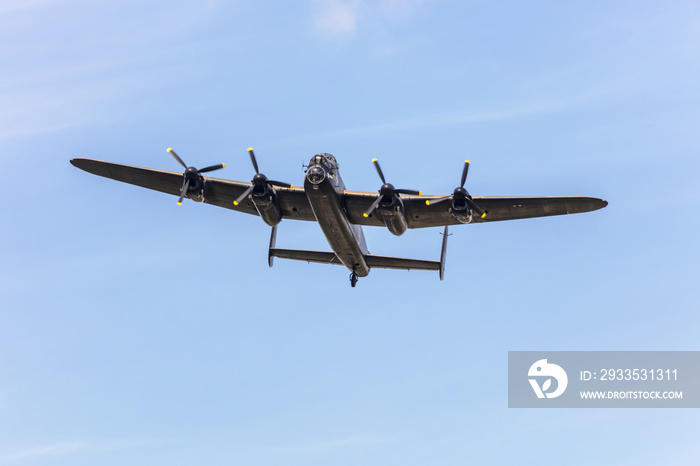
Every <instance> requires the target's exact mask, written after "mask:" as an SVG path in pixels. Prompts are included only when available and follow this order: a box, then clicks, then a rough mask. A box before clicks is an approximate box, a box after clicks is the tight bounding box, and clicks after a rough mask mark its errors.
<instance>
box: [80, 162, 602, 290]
mask: <svg viewBox="0 0 700 466" xmlns="http://www.w3.org/2000/svg"><path fill="white" fill-rule="evenodd" d="M168 152H169V153H170V155H172V156H173V158H174V159H175V160H176V161H177V162H178V163H179V164H180V165H182V167H183V168H184V169H185V171H184V173H177V172H171V171H164V170H155V169H151V168H141V167H135V166H130V165H122V164H118V163H111V162H103V161H100V160H92V159H81V158H76V159H72V160H71V163H72V164H73V165H74V166H76V167H78V168H80V169H82V170H85V171H86V172H89V173H92V174H95V175H99V176H104V177H106V178H112V179H113V180H117V181H122V182H125V183H130V184H133V185H136V186H142V187H144V188H148V189H153V190H156V191H161V192H164V193H168V194H172V195H175V196H179V199H178V201H177V203H178V205H181V204H182V201H183V199H184V198H189V199H191V200H193V201H196V202H205V203H207V204H213V205H216V206H219V207H224V208H227V209H231V210H236V211H239V212H244V213H246V214H251V215H258V216H260V218H261V219H262V220H263V221H264V222H265V223H266V224H268V225H270V226H271V227H272V233H271V235H270V247H269V251H268V264H269V266H270V267H272V263H273V260H274V258H275V257H279V258H283V259H294V260H301V261H307V262H320V263H324V264H339V265H344V266H345V267H347V268H348V269H349V270H350V272H351V273H350V284H351V285H352V286H353V287H354V286H355V285H356V284H357V279H358V277H365V276H367V275H368V274H369V272H370V269H372V268H384V269H404V270H436V271H438V272H439V273H440V280H442V279H443V277H444V273H445V255H446V251H447V237H448V227H449V226H450V225H459V224H463V223H481V222H492V221H498V220H513V219H520V218H532V217H545V216H550V215H562V214H574V213H580V212H590V211H593V210H598V209H602V208H603V207H605V206H606V205H608V203H607V201H604V200H602V199H598V198H593V197H496V196H472V195H471V194H469V192H468V191H467V190H466V188H465V187H464V185H465V183H466V181H467V173H468V171H469V160H466V161H465V162H464V167H463V169H462V178H461V181H460V183H459V186H457V187H456V188H455V190H454V191H453V192H452V194H449V195H446V196H424V195H422V193H421V192H420V191H415V190H412V189H397V188H395V187H394V185H392V184H391V183H387V181H386V179H385V178H384V173H383V172H382V169H381V167H380V166H379V162H377V159H373V160H372V162H373V163H374V167H375V168H376V170H377V173H378V174H379V178H380V179H381V180H382V186H381V187H380V188H379V192H378V193H370V192H359V191H348V190H346V189H345V184H344V183H343V179H342V178H341V177H340V171H339V167H338V162H337V161H336V159H335V157H333V155H331V154H327V153H320V154H316V155H314V156H313V157H312V158H311V160H310V161H309V164H308V165H307V166H305V168H306V173H305V177H304V185H303V187H295V186H293V185H291V184H288V183H283V182H280V181H273V180H270V179H268V178H267V177H266V176H265V175H263V174H262V173H261V172H260V170H259V168H258V162H257V160H256V159H255V154H254V153H253V149H252V148H249V149H248V153H249V155H250V160H251V162H252V163H253V168H254V169H255V176H253V179H252V181H251V182H249V183H248V182H244V181H230V180H223V179H218V178H211V177H208V176H204V175H203V174H204V173H208V172H212V171H214V170H219V169H221V168H224V166H225V165H224V164H223V163H222V164H219V165H212V166H209V167H205V168H201V169H197V168H195V167H192V166H187V164H186V163H185V162H183V161H182V159H181V158H180V157H179V156H178V155H177V154H176V153H175V151H174V150H173V149H172V148H170V149H168ZM282 219H290V220H307V221H314V222H317V223H318V224H319V226H320V227H321V230H322V231H323V234H324V235H325V236H326V239H327V240H328V245H329V246H330V248H331V251H306V250H299V249H280V248H277V247H276V246H275V241H276V237H277V225H278V224H279V223H280V222H281V221H282ZM365 225H367V226H381V227H386V228H387V229H388V230H389V231H390V232H391V233H393V234H394V235H396V236H399V235H402V234H404V233H405V232H406V230H407V229H408V228H426V227H440V226H442V227H444V231H443V239H442V251H441V254H440V260H439V261H432V260H420V259H406V258H402V257H388V256H378V255H374V254H370V253H369V251H368V249H367V243H366V242H365V237H364V234H363V232H362V226H365Z"/></svg>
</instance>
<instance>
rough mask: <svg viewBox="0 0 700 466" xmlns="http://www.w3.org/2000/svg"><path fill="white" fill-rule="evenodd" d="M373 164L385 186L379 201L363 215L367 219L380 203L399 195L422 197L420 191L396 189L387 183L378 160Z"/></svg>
mask: <svg viewBox="0 0 700 466" xmlns="http://www.w3.org/2000/svg"><path fill="white" fill-rule="evenodd" d="M372 162H373V163H374V168H376V169H377V173H378V174H379V178H381V180H382V183H383V184H382V187H381V188H379V197H377V199H376V200H375V201H374V202H373V203H372V204H371V205H370V206H369V209H367V211H366V212H365V213H363V214H362V215H363V216H364V217H365V218H366V217H369V216H370V214H372V212H374V209H376V208H377V206H378V205H379V203H380V202H382V200H384V199H387V200H390V199H392V198H394V197H396V196H398V195H399V194H413V195H416V196H420V195H421V192H420V191H416V190H413V189H396V188H395V187H394V185H393V184H391V183H387V182H386V178H384V173H383V172H382V167H380V166H379V162H377V159H372ZM387 202H388V201H387Z"/></svg>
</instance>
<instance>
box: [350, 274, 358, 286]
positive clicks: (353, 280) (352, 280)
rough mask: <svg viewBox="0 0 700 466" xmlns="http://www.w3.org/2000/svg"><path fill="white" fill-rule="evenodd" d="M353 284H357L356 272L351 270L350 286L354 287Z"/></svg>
mask: <svg viewBox="0 0 700 466" xmlns="http://www.w3.org/2000/svg"><path fill="white" fill-rule="evenodd" d="M355 285H357V274H356V273H355V272H354V271H353V272H352V273H351V274H350V286H351V287H353V288H355Z"/></svg>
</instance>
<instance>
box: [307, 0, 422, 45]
mask: <svg viewBox="0 0 700 466" xmlns="http://www.w3.org/2000/svg"><path fill="white" fill-rule="evenodd" d="M425 2H426V0H379V1H376V0H375V1H369V0H312V2H311V21H312V24H313V26H314V29H315V30H316V31H317V32H318V33H319V34H321V35H323V36H325V37H331V38H342V37H351V36H353V35H354V34H355V33H356V31H357V29H358V27H359V24H360V22H370V21H380V22H383V21H390V20H395V19H399V18H405V17H408V16H410V15H411V14H412V13H413V12H414V11H415V10H416V9H417V8H418V7H419V6H420V5H422V4H424V3H425Z"/></svg>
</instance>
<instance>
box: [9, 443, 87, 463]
mask: <svg viewBox="0 0 700 466" xmlns="http://www.w3.org/2000/svg"><path fill="white" fill-rule="evenodd" d="M84 446H85V445H84V444H83V443H80V442H71V443H53V444H49V445H37V446H33V447H29V448H25V449H22V450H18V451H15V452H11V453H6V454H4V455H0V463H10V462H13V461H19V460H25V459H32V458H39V457H44V456H59V455H66V454H69V453H74V452H76V451H78V450H81V449H82V448H84Z"/></svg>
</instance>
